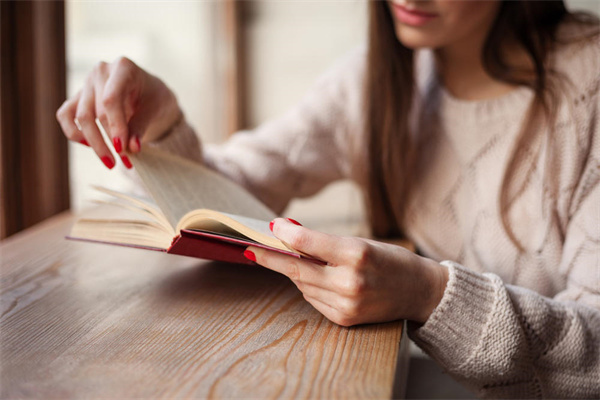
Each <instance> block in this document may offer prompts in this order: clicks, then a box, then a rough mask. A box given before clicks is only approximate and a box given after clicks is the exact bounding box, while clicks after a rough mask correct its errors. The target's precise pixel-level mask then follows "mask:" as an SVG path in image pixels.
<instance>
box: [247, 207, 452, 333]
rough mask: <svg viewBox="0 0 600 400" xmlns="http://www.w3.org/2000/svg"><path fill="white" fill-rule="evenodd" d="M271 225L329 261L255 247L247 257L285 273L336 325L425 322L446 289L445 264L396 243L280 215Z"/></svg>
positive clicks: (302, 248) (277, 232)
mask: <svg viewBox="0 0 600 400" xmlns="http://www.w3.org/2000/svg"><path fill="white" fill-rule="evenodd" d="M271 229H272V231H273V233H274V234H275V236H277V237H278V238H279V239H280V240H282V241H284V242H285V243H287V244H288V245H289V246H291V247H292V248H294V249H296V250H298V251H301V252H303V253H305V254H309V255H312V256H314V257H318V258H320V259H322V260H324V261H327V262H328V263H329V265H327V266H324V265H317V264H315V263H311V262H309V261H306V260H299V259H296V258H294V257H290V256H286V255H283V254H280V253H277V252H272V251H268V250H264V249H260V248H257V247H248V251H249V252H251V253H252V254H250V253H245V254H246V256H247V257H248V258H250V259H252V257H253V256H254V258H255V261H256V263H258V264H260V265H263V266H265V267H267V268H269V269H272V270H274V271H277V272H280V273H282V274H284V275H286V276H287V277H289V278H290V279H291V280H292V281H293V282H294V283H295V284H296V286H297V287H298V289H300V291H302V293H303V295H304V298H305V299H306V300H307V301H308V302H309V303H311V304H312V305H313V306H314V307H315V308H316V309H317V310H319V311H320V312H321V313H322V314H323V315H325V316H326V317H327V318H328V319H330V320H331V321H333V322H335V323H337V324H339V325H344V326H350V325H357V324H364V323H371V322H384V321H393V320H397V319H408V320H413V321H417V322H422V323H423V322H425V321H426V320H427V318H429V315H430V314H431V312H432V311H433V309H434V308H435V307H436V306H437V305H438V303H439V302H440V300H441V298H442V296H443V293H444V290H445V288H446V283H447V281H448V270H447V268H446V267H444V266H442V265H440V264H438V263H437V262H435V261H433V260H430V259H427V258H423V257H419V256H417V255H416V254H414V253H412V252H410V251H408V250H406V249H404V248H402V247H400V246H394V245H390V244H386V243H380V242H376V241H373V240H366V239H359V238H347V237H338V236H333V235H328V234H325V233H320V232H315V231H312V230H310V229H307V228H305V227H302V226H298V225H296V224H294V223H292V222H290V221H289V220H284V219H281V218H278V219H276V220H274V221H273V223H272V224H271Z"/></svg>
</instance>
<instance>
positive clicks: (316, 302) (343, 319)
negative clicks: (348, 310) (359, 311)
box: [304, 295, 354, 326]
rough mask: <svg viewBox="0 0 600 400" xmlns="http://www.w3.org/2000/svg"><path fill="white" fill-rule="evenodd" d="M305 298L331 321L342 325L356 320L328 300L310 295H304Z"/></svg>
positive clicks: (347, 324)
mask: <svg viewBox="0 0 600 400" xmlns="http://www.w3.org/2000/svg"><path fill="white" fill-rule="evenodd" d="M304 299H305V300H306V301H308V302H309V303H310V305H312V306H313V307H314V308H315V309H316V310H317V311H318V312H320V313H321V314H323V315H324V316H325V318H327V319H328V320H330V321H331V322H333V323H335V324H338V325H342V326H351V325H354V321H352V320H351V319H350V318H349V317H347V316H346V315H344V314H342V313H341V312H340V311H339V310H337V309H336V308H335V307H332V306H330V305H329V304H327V303H326V302H324V301H322V300H320V299H318V298H315V297H311V296H308V295H304Z"/></svg>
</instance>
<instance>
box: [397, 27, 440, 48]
mask: <svg viewBox="0 0 600 400" xmlns="http://www.w3.org/2000/svg"><path fill="white" fill-rule="evenodd" d="M396 37H397V38H398V40H399V41H400V43H402V44H403V45H404V46H406V47H408V48H409V49H418V48H423V47H429V48H436V47H439V46H441V43H439V42H440V41H439V40H436V37H435V35H433V34H431V33H430V32H424V31H423V30H422V29H419V28H413V27H410V26H403V25H400V26H396Z"/></svg>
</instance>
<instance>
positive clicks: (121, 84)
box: [56, 57, 182, 169]
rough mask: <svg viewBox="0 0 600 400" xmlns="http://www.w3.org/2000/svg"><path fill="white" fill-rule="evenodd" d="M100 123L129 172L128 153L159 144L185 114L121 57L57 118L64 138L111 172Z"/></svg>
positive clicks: (99, 68) (97, 71)
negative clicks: (90, 150) (81, 146)
mask: <svg viewBox="0 0 600 400" xmlns="http://www.w3.org/2000/svg"><path fill="white" fill-rule="evenodd" d="M96 118H98V120H99V121H100V123H101V124H102V126H103V127H104V129H105V131H106V132H107V134H108V136H109V138H110V140H111V143H112V145H113V146H114V148H115V150H116V152H117V153H118V154H119V156H120V157H121V159H122V161H123V164H124V165H125V166H126V167H128V168H131V162H130V161H129V159H128V158H127V156H126V155H125V153H126V152H131V153H137V152H139V151H140V150H141V142H146V143H147V142H152V141H154V140H157V139H159V138H160V137H161V136H163V135H164V134H165V133H166V132H168V130H169V129H170V128H171V127H172V126H173V125H174V124H175V123H176V122H177V121H178V120H179V119H180V118H182V113H181V109H180V108H179V105H178V104H177V99H176V98H175V95H174V94H173V92H172V91H171V90H170V89H169V88H168V87H167V86H166V85H165V84H164V82H162V81H161V80H160V79H158V78H156V77H155V76H153V75H150V74H149V73H147V72H146V71H144V70H143V69H141V68H140V67H138V66H137V65H136V64H135V63H134V62H133V61H131V60H129V59H127V58H125V57H121V58H119V59H117V60H116V61H114V62H112V63H110V64H108V63H105V62H100V63H98V65H96V67H94V69H93V71H92V72H91V73H90V74H89V75H88V77H87V79H86V81H85V84H84V86H83V88H82V89H81V90H80V91H79V92H78V93H77V94H76V95H75V96H73V97H72V98H70V99H67V100H66V101H65V102H64V103H63V104H62V106H61V107H60V108H59V109H58V111H57V112H56V119H57V120H58V122H59V124H60V126H61V128H62V130H63V132H64V134H65V136H66V137H67V138H68V139H70V140H73V141H76V142H79V143H82V144H84V145H87V146H91V147H92V148H93V149H94V151H95V152H96V154H97V155H98V157H99V158H100V159H101V160H102V162H103V163H104V165H106V167H107V168H109V169H112V168H113V167H114V166H115V160H114V158H113V156H112V153H111V151H110V150H109V148H108V146H107V145H106V143H105V142H104V139H103V137H102V135H101V133H100V130H99V129H98V126H97V125H96V122H95V120H96ZM77 124H78V125H79V127H78V126H77Z"/></svg>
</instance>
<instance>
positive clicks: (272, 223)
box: [269, 221, 275, 232]
mask: <svg viewBox="0 0 600 400" xmlns="http://www.w3.org/2000/svg"><path fill="white" fill-rule="evenodd" d="M274 224H275V222H274V221H271V222H269V229H270V230H271V232H273V225H274Z"/></svg>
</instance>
